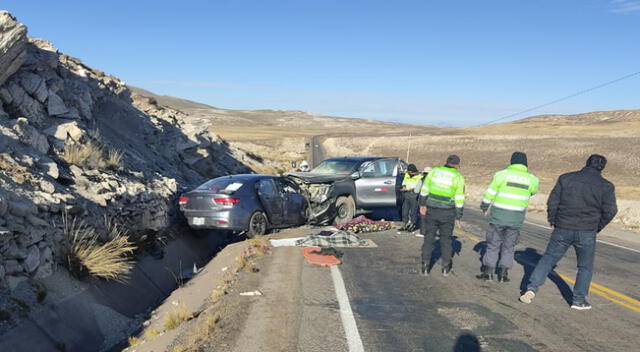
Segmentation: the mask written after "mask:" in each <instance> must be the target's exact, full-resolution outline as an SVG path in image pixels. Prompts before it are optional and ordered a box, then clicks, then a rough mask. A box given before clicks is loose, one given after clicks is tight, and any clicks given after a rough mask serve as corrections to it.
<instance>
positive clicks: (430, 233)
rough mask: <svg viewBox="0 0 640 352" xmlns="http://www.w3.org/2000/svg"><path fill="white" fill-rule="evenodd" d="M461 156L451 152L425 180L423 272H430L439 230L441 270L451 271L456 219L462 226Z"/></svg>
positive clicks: (421, 196)
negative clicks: (442, 163) (443, 163)
mask: <svg viewBox="0 0 640 352" xmlns="http://www.w3.org/2000/svg"><path fill="white" fill-rule="evenodd" d="M459 168H460V157H458V156H457V155H450V156H449V157H448V158H447V163H446V164H445V165H444V166H437V167H434V168H433V169H432V170H431V172H430V173H429V175H428V176H427V178H426V180H424V183H423V184H422V190H421V191H420V215H422V220H421V226H420V231H421V232H422V234H423V235H424V243H423V244H422V274H423V275H425V276H427V275H428V274H429V271H430V268H429V264H430V262H431V252H432V251H433V245H434V242H435V238H436V232H438V231H440V248H441V253H442V255H441V257H442V274H443V275H444V276H448V275H449V273H450V272H451V267H452V262H451V257H452V254H453V253H452V248H451V247H452V246H451V237H452V236H453V227H454V225H455V224H456V223H457V224H458V227H462V223H461V222H460V219H461V218H462V210H463V207H464V177H463V176H462V175H461V174H460V172H458V169H459Z"/></svg>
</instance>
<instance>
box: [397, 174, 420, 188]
mask: <svg viewBox="0 0 640 352" xmlns="http://www.w3.org/2000/svg"><path fill="white" fill-rule="evenodd" d="M423 177H424V176H423V175H422V174H417V175H415V176H413V177H411V175H409V173H408V172H407V173H406V174H404V179H403V180H402V188H404V189H410V190H412V191H413V189H414V188H416V186H417V185H418V182H420V181H421V180H422V178H423Z"/></svg>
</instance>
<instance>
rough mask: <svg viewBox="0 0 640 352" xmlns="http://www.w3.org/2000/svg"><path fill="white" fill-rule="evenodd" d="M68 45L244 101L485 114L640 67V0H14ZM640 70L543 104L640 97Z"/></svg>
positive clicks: (579, 107) (443, 116)
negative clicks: (620, 78)
mask: <svg viewBox="0 0 640 352" xmlns="http://www.w3.org/2000/svg"><path fill="white" fill-rule="evenodd" d="M0 8H3V9H6V10H9V11H10V12H12V13H13V14H14V15H15V16H17V17H18V19H19V20H20V21H21V22H23V23H25V24H26V25H27V26H28V27H29V32H30V34H31V35H32V36H36V37H41V38H45V39H48V40H50V41H51V42H53V44H54V45H55V46H56V47H57V48H59V49H60V50H61V51H62V52H65V53H67V54H69V55H72V56H75V57H79V58H80V59H82V60H83V61H84V62H85V63H86V64H88V65H90V66H92V67H96V68H99V69H101V70H103V71H105V72H107V73H110V74H113V75H115V76H118V77H120V78H121V79H122V80H124V81H125V82H126V83H128V84H131V85H136V86H139V87H142V88H146V89H149V90H151V91H154V92H157V93H159V94H167V95H173V96H178V97H183V98H187V99H191V100H195V101H199V102H203V103H207V104H210V105H214V106H218V107H223V108H232V109H292V110H305V111H312V112H317V113H323V114H328V115H337V116H350V117H365V118H373V119H380V120H388V121H402V122H418V123H427V124H433V123H436V124H442V125H473V124H478V123H482V122H486V121H489V120H492V119H495V118H499V117H501V116H505V115H508V114H511V113H515V112H518V111H521V110H524V109H526V108H529V107H531V106H535V105H539V104H542V103H545V102H548V101H551V100H554V99H556V98H559V97H562V96H565V95H569V94H571V93H574V92H576V91H579V90H582V89H586V88H589V87H592V86H595V85H598V84H600V83H603V82H606V81H609V80H612V79H615V78H618V77H621V76H624V75H626V74H629V73H633V72H637V71H640V45H639V44H638V43H640V0H638V1H635V0H536V1H514V0H502V1H499V0H495V1H492V0H486V1H477V0H473V1H471V0H470V1H454V0H451V1H426V0H425V1H404V0H397V1H389V0H387V1H373V0H370V1H349V0H335V1H334V0H297V1H269V0H256V1H243V0H234V1H232V0H228V1H181V2H176V1H158V0H156V1H130V0H129V1H120V0H111V1H100V2H99V1H71V0H67V1H24V0H3V1H2V4H1V5H0ZM639 98H640V75H637V76H635V77H632V78H629V79H627V80H625V81H622V82H619V83H616V84H614V85H611V86H608V87H605V88H602V89H599V90H596V91H593V92H590V93H588V94H585V95H582V96H579V97H576V98H573V99H569V100H567V101H564V102H561V103H558V104H554V105H552V106H549V107H546V108H544V109H541V110H539V111H536V112H532V113H528V114H525V115H523V116H518V117H516V118H519V117H525V116H528V115H532V114H538V113H578V112H586V111H594V110H614V109H633V108H640V99H639Z"/></svg>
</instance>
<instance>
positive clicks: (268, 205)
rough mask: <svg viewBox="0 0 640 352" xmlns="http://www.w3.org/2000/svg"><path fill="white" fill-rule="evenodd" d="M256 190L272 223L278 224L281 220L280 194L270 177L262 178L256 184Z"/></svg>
mask: <svg viewBox="0 0 640 352" xmlns="http://www.w3.org/2000/svg"><path fill="white" fill-rule="evenodd" d="M256 189H257V190H256V191H257V192H258V197H259V198H260V202H261V203H262V207H263V208H264V210H265V212H267V216H268V217H269V221H270V222H271V224H272V225H280V224H282V221H283V208H282V203H283V202H282V196H281V194H280V192H279V190H278V187H277V185H276V184H275V182H274V180H273V179H271V178H267V179H262V180H260V181H258V183H257V184H256Z"/></svg>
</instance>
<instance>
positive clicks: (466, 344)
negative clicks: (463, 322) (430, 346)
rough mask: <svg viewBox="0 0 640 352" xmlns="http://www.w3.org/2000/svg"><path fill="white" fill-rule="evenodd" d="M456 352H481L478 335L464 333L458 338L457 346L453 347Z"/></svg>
mask: <svg viewBox="0 0 640 352" xmlns="http://www.w3.org/2000/svg"><path fill="white" fill-rule="evenodd" d="M453 351H454V352H480V341H479V340H478V337H476V335H474V334H471V333H464V334H462V335H460V336H458V339H457V340H456V344H455V345H454V346H453Z"/></svg>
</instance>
